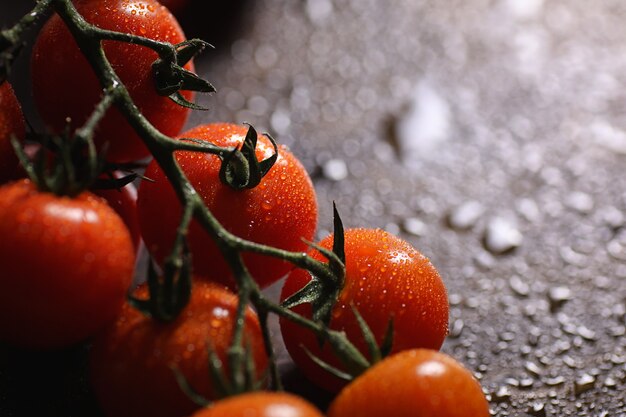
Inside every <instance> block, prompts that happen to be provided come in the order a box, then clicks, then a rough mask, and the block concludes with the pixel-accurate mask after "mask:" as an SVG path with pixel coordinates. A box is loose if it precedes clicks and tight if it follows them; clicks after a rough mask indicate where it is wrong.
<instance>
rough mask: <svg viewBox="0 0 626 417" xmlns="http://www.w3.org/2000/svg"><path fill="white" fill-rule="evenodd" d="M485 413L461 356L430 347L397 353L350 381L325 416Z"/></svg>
mask: <svg viewBox="0 0 626 417" xmlns="http://www.w3.org/2000/svg"><path fill="white" fill-rule="evenodd" d="M386 415H388V416H393V417H433V416H437V417H488V416H489V404H488V403H487V400H486V399H485V396H484V394H483V392H482V389H481V387H480V384H479V383H478V381H476V380H475V379H474V377H473V376H472V374H471V373H470V372H469V371H468V370H467V369H465V368H464V367H463V365H461V364H460V363H459V362H457V361H456V360H454V359H453V358H451V357H450V356H448V355H445V354H443V353H440V352H436V351H433V350H428V349H415V350H409V351H405V352H401V353H398V354H396V355H394V356H390V357H389V358H387V359H385V360H383V361H382V362H379V363H378V364H376V365H375V366H373V367H372V368H370V369H369V370H367V371H366V372H365V373H364V374H363V375H361V376H360V377H358V378H357V379H356V380H354V381H353V382H352V383H351V384H350V385H348V386H347V387H346V388H345V389H344V390H343V391H341V393H339V395H338V396H337V398H335V400H334V401H333V403H332V404H331V405H330V408H329V410H328V417H347V416H359V417H380V416H386Z"/></svg>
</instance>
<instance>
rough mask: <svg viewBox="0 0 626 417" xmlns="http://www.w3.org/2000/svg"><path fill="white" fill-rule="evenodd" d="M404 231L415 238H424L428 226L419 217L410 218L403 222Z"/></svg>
mask: <svg viewBox="0 0 626 417" xmlns="http://www.w3.org/2000/svg"><path fill="white" fill-rule="evenodd" d="M402 229H403V230H404V231H405V232H406V233H408V234H411V235H413V236H423V235H424V233H425V232H426V224H425V223H424V222H423V221H421V220H420V219H418V218H417V217H409V218H408V219H404V221H403V222H402Z"/></svg>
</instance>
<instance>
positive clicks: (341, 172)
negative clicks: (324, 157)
mask: <svg viewBox="0 0 626 417" xmlns="http://www.w3.org/2000/svg"><path fill="white" fill-rule="evenodd" d="M322 174H323V175H324V177H325V178H327V179H329V180H331V181H341V180H344V179H346V178H347V177H348V167H347V165H346V163H345V162H344V161H343V160H342V159H331V160H329V161H327V162H326V163H325V164H324V165H323V166H322Z"/></svg>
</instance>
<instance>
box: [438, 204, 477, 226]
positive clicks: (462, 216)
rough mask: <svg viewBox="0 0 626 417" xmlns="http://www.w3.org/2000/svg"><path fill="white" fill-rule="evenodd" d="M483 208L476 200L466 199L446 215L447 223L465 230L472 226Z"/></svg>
mask: <svg viewBox="0 0 626 417" xmlns="http://www.w3.org/2000/svg"><path fill="white" fill-rule="evenodd" d="M484 212H485V209H484V207H483V205H482V204H480V203H479V202H478V201H467V202H465V203H463V204H461V205H460V206H458V207H457V208H455V209H454V210H453V211H452V212H451V213H450V214H449V215H448V219H447V220H448V224H449V225H450V227H452V228H453V229H457V230H467V229H469V228H471V227H472V226H474V225H475V224H476V222H477V221H478V219H480V217H481V216H482V215H483V213H484Z"/></svg>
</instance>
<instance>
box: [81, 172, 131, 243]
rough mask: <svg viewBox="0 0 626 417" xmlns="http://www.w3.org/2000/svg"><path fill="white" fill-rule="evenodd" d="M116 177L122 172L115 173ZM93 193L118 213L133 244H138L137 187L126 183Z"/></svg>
mask: <svg viewBox="0 0 626 417" xmlns="http://www.w3.org/2000/svg"><path fill="white" fill-rule="evenodd" d="M115 176H116V178H121V177H122V174H118V173H116V174H115ZM93 193H94V194H96V195H98V196H100V197H102V198H104V199H105V200H106V201H107V203H108V204H109V206H111V207H112V208H113V210H115V211H116V212H117V214H119V215H120V217H121V218H122V220H124V224H126V227H127V228H128V231H129V232H130V236H131V238H132V240H133V244H134V245H135V249H136V248H137V247H138V246H139V241H140V239H141V233H140V232H139V219H138V218H137V189H136V188H135V186H134V185H133V184H132V183H131V184H126V185H125V186H124V187H122V188H120V189H119V190H118V189H108V190H93Z"/></svg>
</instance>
